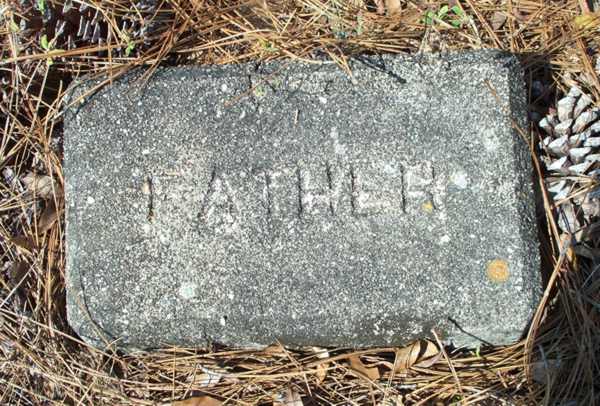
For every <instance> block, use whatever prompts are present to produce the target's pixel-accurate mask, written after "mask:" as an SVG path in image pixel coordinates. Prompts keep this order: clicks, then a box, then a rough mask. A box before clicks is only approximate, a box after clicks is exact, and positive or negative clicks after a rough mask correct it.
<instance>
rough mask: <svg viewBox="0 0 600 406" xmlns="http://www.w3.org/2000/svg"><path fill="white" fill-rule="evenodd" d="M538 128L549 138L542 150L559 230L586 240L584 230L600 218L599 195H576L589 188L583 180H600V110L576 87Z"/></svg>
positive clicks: (541, 144)
mask: <svg viewBox="0 0 600 406" xmlns="http://www.w3.org/2000/svg"><path fill="white" fill-rule="evenodd" d="M539 126H540V128H542V129H543V130H544V131H545V132H546V134H547V136H546V137H545V138H544V139H543V140H542V141H541V143H540V147H541V148H542V150H543V151H544V152H545V154H544V155H543V156H542V161H543V162H544V163H545V165H546V169H547V170H548V172H549V176H548V177H547V178H546V185H547V187H548V191H549V192H550V193H551V194H552V195H553V199H554V201H555V202H557V203H559V215H558V224H559V227H560V228H561V229H562V230H563V231H565V232H568V233H572V234H573V235H575V237H576V238H577V239H578V240H586V239H588V238H590V236H588V235H586V233H585V228H586V227H587V226H588V225H590V224H592V222H593V221H595V220H596V218H598V217H600V199H599V198H600V193H598V192H596V191H593V192H591V193H577V191H579V190H581V189H582V188H583V187H584V186H587V185H589V182H588V181H587V179H588V178H586V177H584V176H590V177H593V178H599V179H600V108H597V107H593V101H592V99H591V97H590V96H588V95H586V94H584V93H583V92H582V91H581V90H579V89H578V88H576V87H573V88H571V90H570V91H569V93H568V94H567V95H566V96H565V97H564V98H562V99H560V100H559V101H558V103H557V107H556V111H551V112H550V114H548V115H547V116H546V117H545V118H543V119H542V120H541V121H540V122H539ZM584 183H586V184H585V185H584ZM565 199H566V200H565Z"/></svg>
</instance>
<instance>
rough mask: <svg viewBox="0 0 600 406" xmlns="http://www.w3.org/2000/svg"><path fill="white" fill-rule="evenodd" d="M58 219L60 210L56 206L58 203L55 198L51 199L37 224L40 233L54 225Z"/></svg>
mask: <svg viewBox="0 0 600 406" xmlns="http://www.w3.org/2000/svg"><path fill="white" fill-rule="evenodd" d="M56 220H58V210H57V208H56V204H55V203H54V200H49V201H48V204H47V205H46V208H45V209H44V211H43V212H42V214H41V215H40V218H39V220H38V225H37V232H38V234H42V233H45V232H46V231H48V230H50V228H51V227H52V225H53V224H54V223H55V222H56Z"/></svg>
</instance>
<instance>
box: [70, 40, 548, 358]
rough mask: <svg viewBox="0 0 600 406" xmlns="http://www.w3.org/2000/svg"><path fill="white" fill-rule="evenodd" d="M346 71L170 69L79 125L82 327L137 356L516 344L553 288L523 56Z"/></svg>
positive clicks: (77, 264)
mask: <svg viewBox="0 0 600 406" xmlns="http://www.w3.org/2000/svg"><path fill="white" fill-rule="evenodd" d="M350 67H351V71H352V75H351V76H348V75H347V74H346V73H344V72H342V71H341V70H340V69H338V68H337V67H336V66H335V65H332V64H327V63H322V64H299V63H296V62H290V61H283V62H277V63H270V64H266V65H262V66H259V67H258V68H257V67H256V66H255V65H238V66H223V67H177V68H175V67H173V68H161V69H159V70H158V71H157V72H156V73H155V74H154V75H153V76H152V77H151V79H150V80H149V81H148V82H147V83H145V84H144V83H143V82H141V81H140V80H138V79H139V76H140V73H134V74H131V75H129V76H127V77H126V78H124V79H120V80H117V81H115V82H114V83H113V84H112V85H110V86H107V87H104V88H103V89H102V90H100V91H99V92H97V93H96V94H94V95H92V96H87V97H86V98H85V100H84V101H82V102H78V103H76V104H74V105H73V106H72V107H71V108H69V109H68V111H67V112H66V115H65V162H64V164H65V177H66V201H67V205H66V206H67V207H66V208H67V215H66V218H67V232H66V236H67V237H66V239H67V284H68V288H67V291H68V294H67V295H68V297H67V299H68V300H67V301H68V317H69V321H70V323H71V325H72V327H73V328H74V329H75V331H77V332H78V333H79V334H80V335H81V336H82V337H84V338H85V339H86V340H88V341H90V342H92V343H94V344H95V345H100V346H103V345H106V343H107V342H116V343H117V345H120V346H123V347H131V348H148V347H157V346H161V345H165V344H177V345H205V344H206V343H207V342H212V341H216V342H220V343H224V344H230V345H235V346H257V345H267V344H270V343H272V342H274V341H275V340H280V341H281V342H283V343H286V344H290V345H319V346H354V347H363V346H367V347H369V346H387V345H400V344H403V343H406V342H407V341H408V340H411V339H416V338H421V337H424V336H428V335H430V331H431V329H436V331H438V332H439V333H440V334H441V335H442V336H443V337H444V339H445V340H446V341H448V342H453V343H454V344H456V345H458V346H462V345H469V346H471V345H477V344H479V343H482V342H484V343H492V344H507V343H510V342H512V341H514V340H516V339H518V338H519V337H520V336H521V335H522V334H523V332H524V331H525V329H526V327H527V324H528V322H529V321H530V319H531V317H532V315H533V313H534V310H535V308H536V305H537V302H538V299H539V296H540V290H541V281H540V275H539V253H538V242H537V240H536V222H535V219H534V207H533V206H534V203H533V191H532V182H531V176H532V171H531V167H530V158H529V154H528V148H527V146H526V144H525V142H524V141H523V140H522V139H521V138H520V137H519V135H518V134H517V132H516V131H515V130H513V128H512V126H511V119H514V120H515V121H516V122H517V123H520V124H521V125H523V124H524V123H525V121H524V120H525V117H526V104H525V96H524V88H523V79H522V71H521V68H520V66H519V63H518V61H517V60H516V58H515V57H513V56H510V55H508V54H504V53H500V52H495V51H480V52H469V53H457V54H449V55H444V56H431V55H429V56H419V57H399V56H397V57H361V58H357V59H354V60H352V61H351V63H350ZM95 84H97V82H93V81H83V82H81V83H78V84H75V85H74V86H72V90H71V92H70V98H71V99H70V100H75V99H77V98H78V97H79V96H81V95H83V94H84V93H85V92H87V91H88V90H89V89H91V88H92V87H93V86H94V85H95Z"/></svg>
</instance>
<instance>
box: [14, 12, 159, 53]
mask: <svg viewBox="0 0 600 406" xmlns="http://www.w3.org/2000/svg"><path fill="white" fill-rule="evenodd" d="M40 4H43V5H44V6H43V9H40ZM108 5H109V3H105V2H100V3H99V4H98V5H97V6H98V7H102V6H105V7H107V8H106V9H103V11H104V12H102V11H101V10H100V9H99V8H96V6H95V5H91V3H86V2H85V1H83V2H75V1H74V0H64V2H63V3H62V4H60V3H59V4H57V5H56V6H55V5H54V3H49V2H37V3H36V2H33V1H31V0H23V1H22V6H21V10H20V13H21V14H22V15H25V16H27V18H22V19H20V21H19V25H20V30H21V33H22V34H23V35H26V36H36V37H41V36H42V35H46V37H47V39H48V41H53V45H54V47H55V48H60V49H73V48H78V47H83V46H89V45H94V44H106V43H111V42H113V43H114V42H121V43H122V42H123V41H124V40H125V38H114V37H113V31H112V30H109V26H110V25H111V24H109V21H107V19H106V15H109V16H111V18H114V22H112V24H117V25H118V28H119V29H120V32H121V35H124V36H126V37H127V39H128V40H129V41H132V42H133V41H136V42H137V41H140V40H141V44H140V43H138V44H137V45H136V47H135V51H136V53H137V52H139V50H140V49H143V48H144V47H145V46H147V45H149V44H150V42H151V35H153V34H154V33H155V32H156V30H157V29H158V26H159V23H158V22H157V19H156V10H157V1H156V0H139V1H138V2H137V3H135V4H133V2H132V4H131V7H129V9H130V10H131V11H128V12H127V13H125V14H124V15H118V14H117V13H114V14H113V11H116V10H111V9H110V8H108ZM36 41H37V43H39V38H36ZM113 52H115V53H116V54H117V55H121V56H122V55H124V54H129V52H131V50H126V47H121V48H116V49H114V50H113Z"/></svg>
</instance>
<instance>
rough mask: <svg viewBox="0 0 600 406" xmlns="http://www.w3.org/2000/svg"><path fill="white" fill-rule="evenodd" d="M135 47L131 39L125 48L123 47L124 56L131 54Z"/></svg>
mask: <svg viewBox="0 0 600 406" xmlns="http://www.w3.org/2000/svg"><path fill="white" fill-rule="evenodd" d="M134 49H135V43H134V42H133V41H128V42H127V48H125V56H129V55H131V52H133V50H134Z"/></svg>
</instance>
